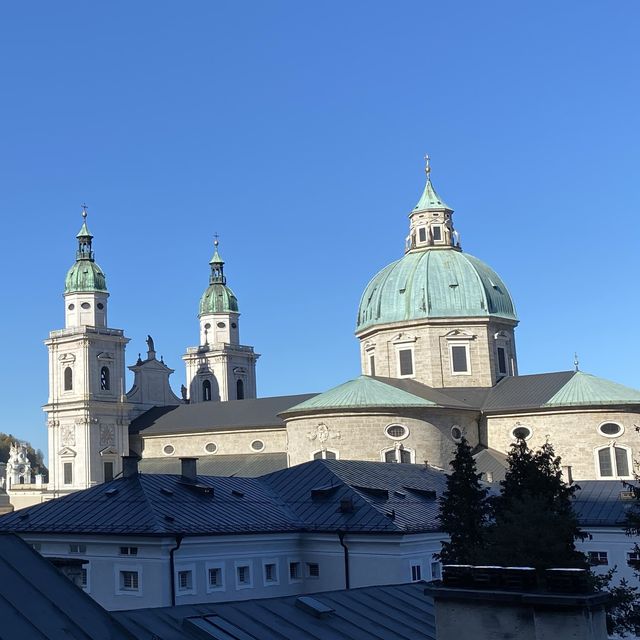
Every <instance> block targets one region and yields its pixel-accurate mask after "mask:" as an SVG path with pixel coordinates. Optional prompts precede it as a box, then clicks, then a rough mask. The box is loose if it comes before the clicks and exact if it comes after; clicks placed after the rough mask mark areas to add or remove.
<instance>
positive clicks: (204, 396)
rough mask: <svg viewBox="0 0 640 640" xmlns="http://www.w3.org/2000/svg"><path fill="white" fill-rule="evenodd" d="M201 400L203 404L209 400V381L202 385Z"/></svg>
mask: <svg viewBox="0 0 640 640" xmlns="http://www.w3.org/2000/svg"><path fill="white" fill-rule="evenodd" d="M202 399H203V400H204V401H205V402H209V400H211V380H205V381H204V382H203V383H202Z"/></svg>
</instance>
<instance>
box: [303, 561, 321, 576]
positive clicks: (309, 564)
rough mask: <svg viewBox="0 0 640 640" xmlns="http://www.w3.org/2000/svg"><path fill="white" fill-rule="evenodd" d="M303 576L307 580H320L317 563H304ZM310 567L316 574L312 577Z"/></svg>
mask: <svg viewBox="0 0 640 640" xmlns="http://www.w3.org/2000/svg"><path fill="white" fill-rule="evenodd" d="M304 567H305V576H306V577H307V578H308V579H309V580H319V579H320V563H319V562H305V565H304ZM312 567H315V571H316V574H315V575H313V572H312V569H311V568H312Z"/></svg>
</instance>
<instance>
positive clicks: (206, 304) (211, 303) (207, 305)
mask: <svg viewBox="0 0 640 640" xmlns="http://www.w3.org/2000/svg"><path fill="white" fill-rule="evenodd" d="M214 246H215V251H214V252H213V258H211V260H209V266H210V267H211V275H210V276H209V287H208V288H207V290H206V291H205V292H204V293H203V294H202V298H200V312H199V315H201V316H203V315H205V314H207V313H228V312H229V311H235V312H237V311H238V299H237V298H236V296H235V295H234V293H233V291H231V289H229V287H227V278H226V276H225V275H224V260H223V259H222V258H221V257H220V254H219V253H218V239H217V238H216V241H215V242H214Z"/></svg>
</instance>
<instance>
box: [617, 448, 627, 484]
mask: <svg viewBox="0 0 640 640" xmlns="http://www.w3.org/2000/svg"><path fill="white" fill-rule="evenodd" d="M613 450H614V451H615V452H616V471H617V474H616V475H618V476H621V477H624V476H628V475H629V458H628V457H627V450H626V449H623V448H622V447H614V448H613Z"/></svg>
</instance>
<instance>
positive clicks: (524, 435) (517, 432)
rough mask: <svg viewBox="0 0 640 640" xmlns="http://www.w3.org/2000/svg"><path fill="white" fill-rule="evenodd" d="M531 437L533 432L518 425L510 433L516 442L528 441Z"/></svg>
mask: <svg viewBox="0 0 640 640" xmlns="http://www.w3.org/2000/svg"><path fill="white" fill-rule="evenodd" d="M532 435H533V431H531V429H530V428H529V427H525V426H524V425H518V426H517V427H515V428H514V429H513V430H512V431H511V437H512V438H515V439H516V440H528V439H529V438H530V437H531V436H532Z"/></svg>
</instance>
